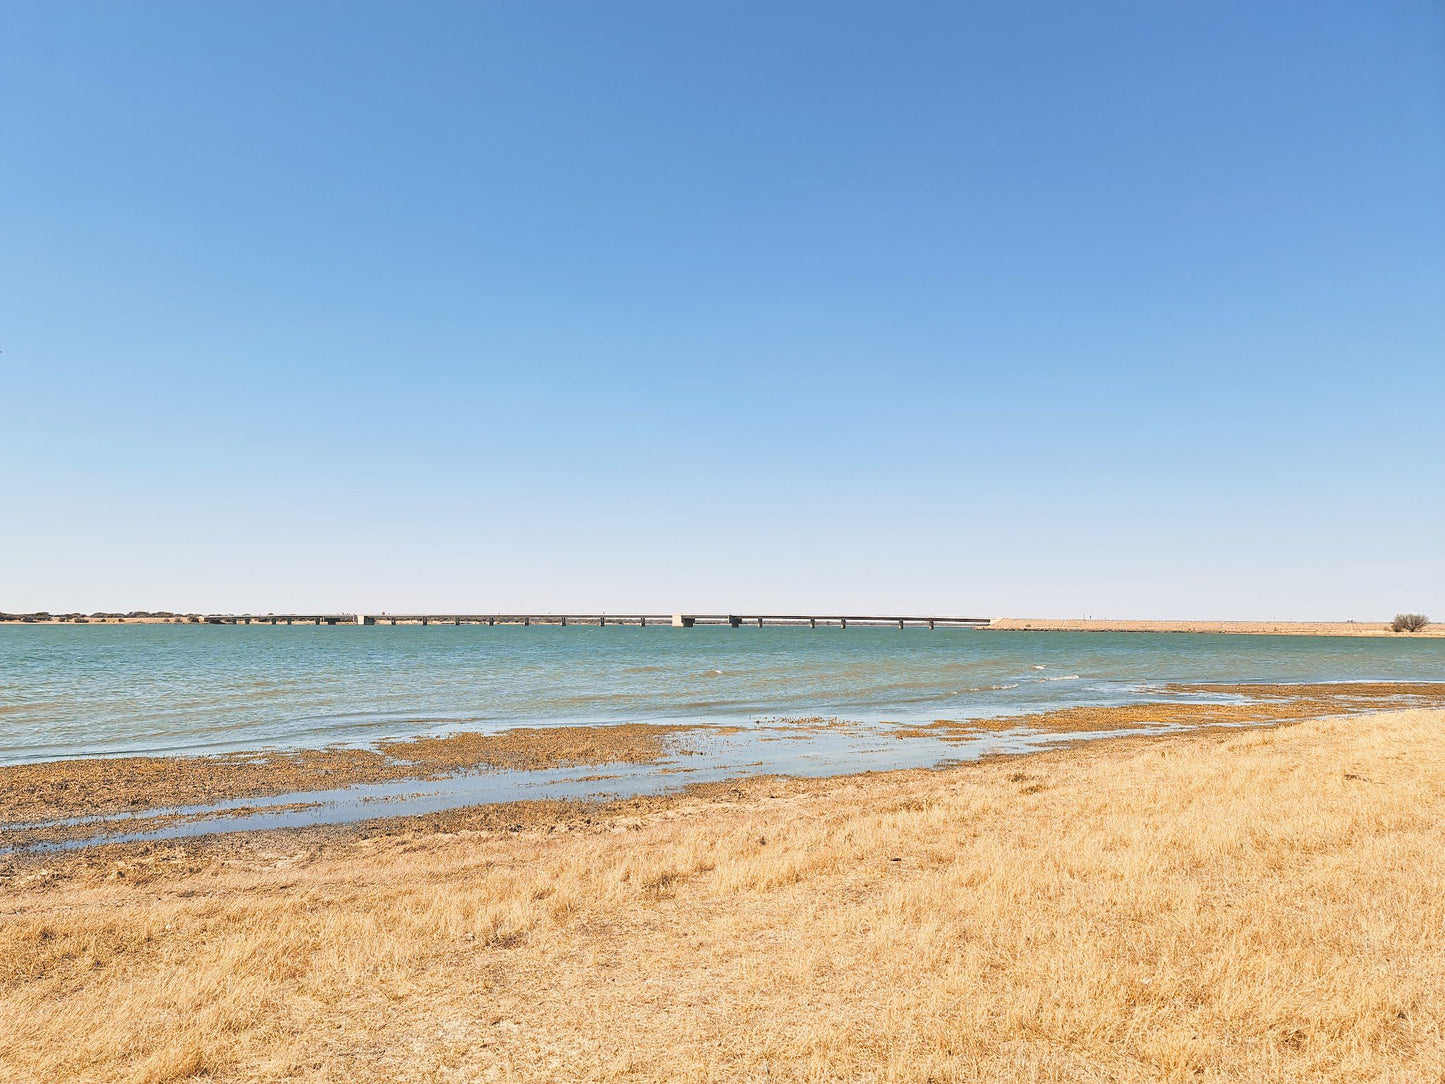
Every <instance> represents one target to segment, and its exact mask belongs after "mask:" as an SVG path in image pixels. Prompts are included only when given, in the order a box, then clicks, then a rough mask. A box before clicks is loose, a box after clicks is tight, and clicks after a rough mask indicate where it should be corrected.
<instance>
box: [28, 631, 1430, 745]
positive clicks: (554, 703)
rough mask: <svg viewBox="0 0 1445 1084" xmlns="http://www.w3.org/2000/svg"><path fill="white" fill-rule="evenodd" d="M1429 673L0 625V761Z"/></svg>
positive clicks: (946, 711) (1048, 641)
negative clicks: (1170, 685)
mask: <svg viewBox="0 0 1445 1084" xmlns="http://www.w3.org/2000/svg"><path fill="white" fill-rule="evenodd" d="M1442 679H1445V640H1409V639H1405V638H1399V639H1395V638H1345V637H1293V636H1201V635H1182V634H1172V635H1148V634H1139V633H1132V634H1111V633H1032V632H979V631H965V630H937V631H929V630H927V629H906V630H903V631H899V630H897V629H887V628H856V627H855V628H850V629H847V630H842V629H837V628H819V629H806V628H763V629H757V628H746V627H744V628H739V629H730V628H697V629H687V630H682V629H672V628H645V629H644V628H636V627H616V626H609V627H607V628H597V627H585V626H584V627H569V628H558V627H555V626H554V627H531V628H522V627H495V628H493V627H487V626H484V625H463V626H460V627H458V626H451V625H432V626H426V627H422V626H396V627H392V626H374V627H357V626H335V627H330V626H320V627H317V626H311V625H308V626H289V627H288V626H275V627H273V626H269V625H250V626H245V625H237V626H229V625H227V626H193V625H149V626H140V625H125V626H121V625H85V626H71V625H46V626H38V625H27V626H17V625H9V626H0V763H14V762H18V761H27V760H45V759H53V758H60V757H74V756H91V755H97V754H120V753H201V752H221V751H233V750H245V749H256V748H262V747H281V748H300V747H314V746H320V745H328V744H332V743H358V744H364V743H367V742H372V741H376V740H379V739H381V738H386V737H397V736H407V735H414V734H419V733H435V732H444V731H447V730H456V729H466V730H482V731H486V730H493V729H500V728H504V727H509V726H517V725H545V724H553V723H608V722H622V721H653V720H666V721H678V720H690V721H707V722H748V721H752V720H757V719H760V718H767V717H779V716H781V717H792V716H813V715H824V716H833V715H839V716H843V717H845V718H848V719H856V720H860V721H863V722H889V721H898V722H916V721H921V720H932V719H936V718H955V719H957V718H976V717H985V716H999V715H1011V714H1016V713H1020V712H1032V711H1043V710H1047V709H1050V708H1055V707H1064V706H1068V705H1075V704H1119V703H1127V702H1132V701H1139V700H1148V699H1153V698H1157V697H1158V696H1159V695H1160V693H1159V689H1158V687H1159V686H1160V685H1162V684H1164V683H1167V682H1172V681H1185V682H1188V681H1221V682H1225V681H1286V682H1303V681H1346V680H1442Z"/></svg>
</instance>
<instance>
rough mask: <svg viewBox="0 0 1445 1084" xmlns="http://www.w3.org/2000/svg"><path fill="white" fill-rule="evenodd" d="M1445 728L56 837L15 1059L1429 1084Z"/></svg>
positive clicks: (513, 1071) (153, 1080)
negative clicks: (556, 802)
mask: <svg viewBox="0 0 1445 1084" xmlns="http://www.w3.org/2000/svg"><path fill="white" fill-rule="evenodd" d="M1442 727H1445V712H1441V711H1438V710H1435V711H1426V710H1415V711H1406V712H1397V713H1390V714H1381V715H1371V716H1366V717H1354V718H1349V719H1337V720H1323V721H1309V722H1303V723H1299V724H1296V725H1292V726H1287V727H1275V728H1269V729H1264V730H1251V731H1243V732H1240V731H1233V732H1230V731H1223V730H1219V729H1215V730H1210V731H1201V732H1195V733H1188V734H1179V735H1173V736H1166V737H1160V738H1151V739H1147V740H1141V739H1118V740H1107V741H1102V742H1096V743H1093V744H1090V745H1083V746H1076V747H1073V748H1071V749H1068V750H1062V751H1056V752H1051V753H1042V754H1036V755H1034V756H1030V757H1026V758H1008V759H1001V760H993V761H986V762H982V763H979V764H974V765H970V766H965V767H961V768H957V769H952V770H947V771H914V772H898V773H887V774H872V775H867V776H852V777H841V778H834V779H827V780H813V781H798V780H751V781H749V782H748V783H746V784H739V785H737V786H734V787H731V788H713V789H711V790H710V791H708V792H706V793H702V792H695V793H691V794H687V795H683V796H680V797H675V798H672V799H657V800H650V801H648V802H644V803H626V804H621V805H617V806H613V807H604V808H598V807H591V808H590V809H589V810H588V811H587V817H586V819H585V820H584V819H581V818H580V817H577V816H575V815H574V816H571V817H570V818H568V817H559V818H557V819H554V820H550V821H548V820H546V819H539V820H535V821H530V822H529V821H520V822H516V823H509V822H507V821H505V820H491V821H488V820H485V819H482V820H476V821H472V822H470V823H469V822H468V821H467V819H466V818H467V817H468V816H476V815H478V814H479V813H482V814H484V815H488V816H492V817H495V816H496V815H497V811H496V810H492V811H470V812H467V811H459V812H458V813H457V814H456V815H455V816H453V817H452V818H450V819H443V820H441V821H438V822H434V823H423V822H412V823H409V824H407V825H402V826H398V825H396V824H390V825H388V824H386V823H385V822H383V823H381V824H377V825H373V826H371V827H370V828H368V827H367V826H359V827H358V828H355V829H352V830H350V831H349V832H346V833H329V834H328V833H321V832H315V831H309V830H308V831H299V832H293V833H287V834H282V835H277V836H272V837H268V838H266V839H265V840H260V839H240V838H236V839H229V838H228V839H226V840H222V841H217V840H211V841H196V842H194V843H192V844H191V845H189V846H186V847H172V848H160V847H153V848H149V849H147V850H144V851H136V850H130V851H126V850H124V849H114V850H111V851H110V852H109V853H108V854H103V853H100V852H90V853H87V854H84V855H77V856H72V857H68V858H57V859H54V860H53V862H51V863H50V864H49V865H48V866H35V865H31V866H27V867H25V868H24V869H23V870H20V871H18V872H16V873H15V874H14V875H12V876H11V877H10V878H9V879H8V883H6V884H5V886H4V889H5V907H4V909H3V912H0V1018H3V1019H4V1020H5V1021H6V1027H5V1028H4V1029H3V1030H0V1077H3V1078H6V1079H12V1078H13V1079H46V1080H58V1079H66V1080H76V1081H91V1080H96V1081H100V1080H105V1081H110V1080H126V1081H137V1082H149V1084H158V1082H161V1081H172V1080H182V1079H191V1078H196V1079H206V1080H210V1081H215V1082H249V1081H259V1080H277V1079H282V1078H295V1077H302V1078H305V1079H308V1080H317V1081H341V1080H346V1081H362V1082H364V1081H373V1080H375V1081H381V1080H395V1079H429V1080H438V1081H449V1080H458V1081H460V1080H489V1079H508V1080H521V1081H528V1080H537V1081H542V1080H553V1079H559V1078H567V1079H590V1080H604V1079H605V1080H614V1081H653V1080H657V1081H661V1080H676V1079H690V1080H759V1081H761V1080H771V1081H792V1080H799V1081H801V1080H839V1079H848V1080H891V1081H897V1082H912V1081H918V1082H922V1081H925V1080H999V1081H1003V1080H1018V1079H1029V1080H1035V1081H1043V1082H1050V1081H1059V1082H1062V1081H1077V1080H1080V1079H1090V1080H1100V1081H1155V1080H1190V1079H1206V1078H1207V1079H1213V1080H1221V1081H1224V1080H1229V1081H1246V1080H1264V1079H1268V1080H1276V1081H1313V1080H1326V1079H1327V1080H1378V1079H1386V1078H1388V1079H1392V1080H1401V1081H1408V1080H1435V1079H1439V1078H1440V1075H1441V1073H1442V1071H1445V1035H1442V1032H1441V1030H1440V1028H1439V1021H1440V1020H1441V1019H1445V914H1442V912H1441V902H1440V901H1441V900H1442V899H1445V859H1442V855H1445V743H1442V742H1441V741H1440V740H1439V739H1440V734H1441V731H1442Z"/></svg>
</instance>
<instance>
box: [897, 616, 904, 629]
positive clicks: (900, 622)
mask: <svg viewBox="0 0 1445 1084" xmlns="http://www.w3.org/2000/svg"><path fill="white" fill-rule="evenodd" d="M898 628H899V630H900V631H902V629H903V619H902V618H899V619H898Z"/></svg>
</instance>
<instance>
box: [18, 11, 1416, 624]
mask: <svg viewBox="0 0 1445 1084" xmlns="http://www.w3.org/2000/svg"><path fill="white" fill-rule="evenodd" d="M0 350H3V353H0V427H3V428H0V449H3V450H0V516H3V519H4V525H3V528H0V609H3V610H11V611H14V610H29V609H40V608H44V609H50V610H54V611H65V610H70V609H82V610H87V611H88V610H94V609H121V610H129V609H152V608H167V609H180V610H195V609H200V610H241V609H245V610H255V611H262V612H264V611H268V610H270V611H281V610H290V609H309V608H328V609H330V608H335V609H343V608H350V609H367V610H381V609H390V610H393V611H398V610H419V609H423V610H441V609H466V610H479V611H485V610H492V609H513V608H532V609H561V608H577V609H592V608H598V609H606V610H610V611H613V612H619V611H624V610H630V609H634V608H637V609H646V610H655V611H663V612H667V611H672V610H677V609H695V610H714V609H719V610H728V609H734V610H758V609H762V610H765V611H766V610H773V611H777V610H792V609H802V610H810V609H811V610H838V609H851V610H877V611H891V610H913V611H926V612H936V613H948V612H953V613H966V614H974V613H977V614H983V615H992V614H1014V615H1049V616H1081V615H1085V614H1091V615H1094V616H1137V617H1151V616H1157V617H1169V616H1174V617H1189V616H1195V617H1281V618H1283V617H1298V618H1331V617H1340V618H1345V617H1358V618H1368V619H1375V618H1380V617H1388V616H1389V615H1391V614H1393V613H1394V612H1395V611H1397V610H1402V609H1423V610H1425V611H1426V612H1432V613H1434V614H1436V615H1437V616H1438V618H1440V619H1445V432H1442V420H1445V6H1442V5H1441V4H1440V3H1437V2H1431V0H1356V2H1352V3H1340V2H1329V0H1326V2H1320V0H1310V2H1299V3H1288V2H1270V3H1259V2H1257V0H1249V2H1211V3H1173V2H1163V3H1158V2H1145V0H1135V2H1130V3H1110V2H1090V3H1077V2H1073V0H1070V2H1058V3H1041V2H1036V3H1003V2H990V3H977V4H964V3H937V4H914V3H881V2H879V3H874V4H868V5H860V4H849V3H837V2H827V3H821V2H820V3H807V4H803V3H782V2H776V0H769V2H767V3H728V4H706V5H703V4H688V3H677V2H676V0H665V2H658V3H651V4H636V3H626V2H609V3H595V2H590V0H589V2H585V3H577V4H558V3H545V2H530V0H529V2H525V3H523V2H490V3H480V2H476V3H467V4H456V5H450V4H402V3H389V4H363V3H356V2H347V3H335V4H326V3H319V2H308V3H304V4H297V3H292V2H289V0H288V2H285V3H259V2H256V0H247V2H245V3H232V4H221V3H204V4H197V3H191V2H189V0H188V2H184V3H144V4H113V3H97V4H83V3H63V4H57V3H54V2H51V0H43V2H39V3H13V2H10V0H0Z"/></svg>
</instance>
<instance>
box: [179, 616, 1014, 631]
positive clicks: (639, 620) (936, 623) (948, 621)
mask: <svg viewBox="0 0 1445 1084" xmlns="http://www.w3.org/2000/svg"><path fill="white" fill-rule="evenodd" d="M676 616H682V615H674V614H625V613H618V614H601V613H590V614H588V613H567V614H559V613H536V614H519V613H491V614H455V613H434V614H415V613H412V614H390V613H379V614H355V613H345V614H338V613H289V614H207V615H206V616H205V617H204V618H202V620H203V621H204V622H206V623H207V624H211V625H253V624H255V625H293V624H295V625H357V624H367V625H373V624H375V625H560V626H567V625H599V626H606V625H640V626H648V625H672V624H673V623H674V617H676ZM685 623H686V627H688V628H691V627H695V626H699V625H724V626H732V627H733V628H739V627H741V626H743V625H753V626H756V627H759V628H761V627H763V626H764V625H774V626H777V625H792V626H808V627H812V628H816V627H817V626H819V625H823V626H825V627H826V626H830V625H836V626H839V627H841V628H847V627H848V626H849V625H864V626H879V625H883V626H895V627H897V628H906V627H907V626H910V625H912V626H915V627H923V628H982V627H983V626H985V625H987V624H988V623H989V618H987V617H938V616H916V615H910V614H904V615H886V614H687V615H686V616H685Z"/></svg>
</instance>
